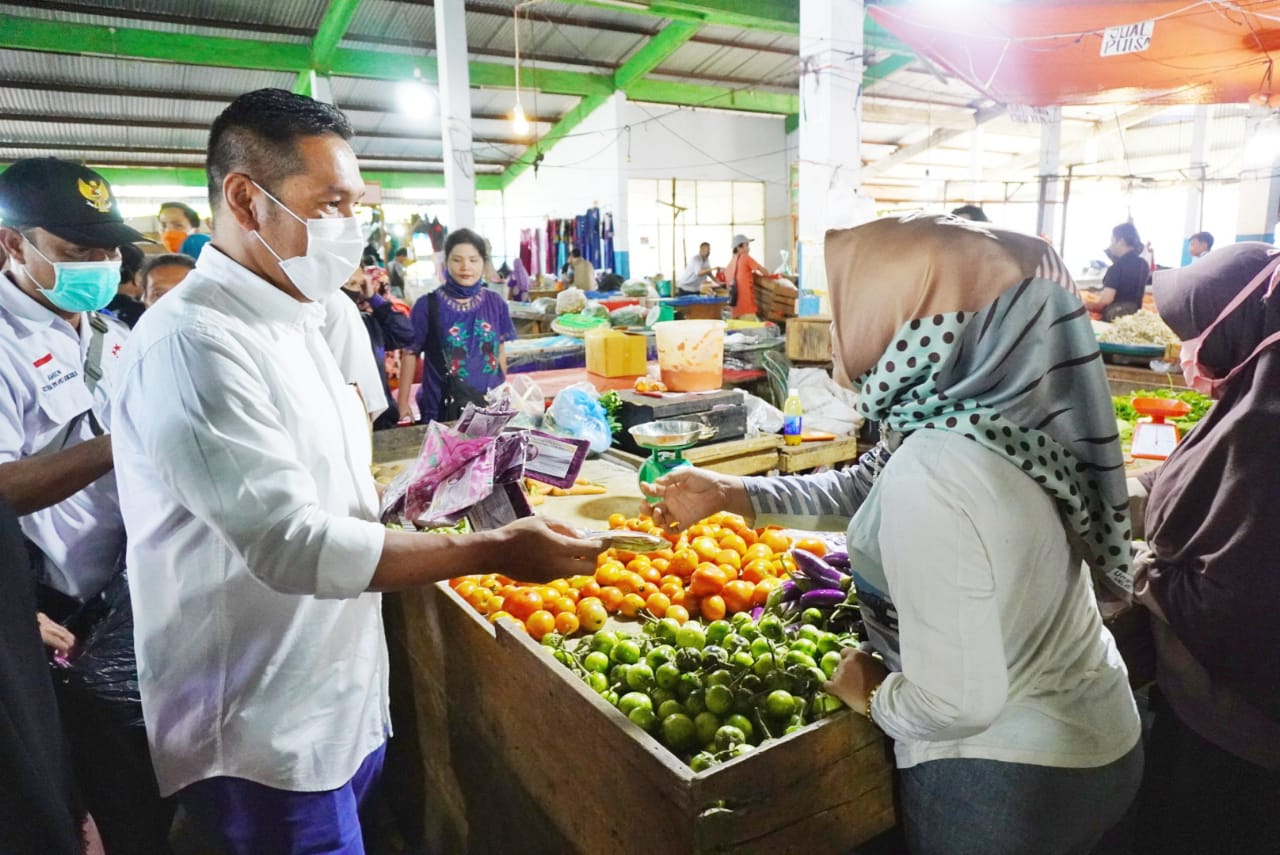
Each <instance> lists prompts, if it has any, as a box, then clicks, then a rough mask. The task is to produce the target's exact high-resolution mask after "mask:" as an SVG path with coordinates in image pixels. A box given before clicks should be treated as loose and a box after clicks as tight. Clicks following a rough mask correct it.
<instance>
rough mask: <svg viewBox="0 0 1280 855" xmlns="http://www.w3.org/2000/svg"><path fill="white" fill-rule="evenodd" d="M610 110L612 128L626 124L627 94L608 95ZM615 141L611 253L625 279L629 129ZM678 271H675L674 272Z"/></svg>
mask: <svg viewBox="0 0 1280 855" xmlns="http://www.w3.org/2000/svg"><path fill="white" fill-rule="evenodd" d="M607 106H608V107H609V109H611V110H612V111H613V116H614V121H615V122H616V124H615V127H619V128H620V127H622V126H623V125H624V124H626V123H625V122H624V121H623V116H624V115H625V112H626V107H627V96H626V94H625V93H623V92H621V91H619V92H615V93H613V95H611V96H610V97H609V104H608V105H607ZM615 138H616V141H615V142H614V148H615V155H614V163H615V164H616V169H615V171H614V173H613V175H612V176H610V180H611V181H612V191H613V192H612V194H611V195H612V196H613V199H612V206H613V208H612V211H613V255H614V261H613V264H614V271H613V272H614V273H617V274H618V275H619V276H621V277H622V278H624V279H628V278H630V276H631V252H630V246H631V244H630V242H629V241H628V240H627V220H628V218H627V204H628V195H627V182H628V180H629V179H630V178H631V165H630V163H629V162H628V152H630V151H631V145H632V140H631V132H630V131H624V132H623V133H621V134H616V135H615ZM677 272H678V271H677Z"/></svg>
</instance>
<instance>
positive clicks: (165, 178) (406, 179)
mask: <svg viewBox="0 0 1280 855" xmlns="http://www.w3.org/2000/svg"><path fill="white" fill-rule="evenodd" d="M9 165H10V164H9V163H3V162H0V166H3V167H8V166H9ZM95 171H97V172H99V173H100V174H101V175H102V177H103V178H105V179H107V180H108V181H110V182H111V183H112V184H143V185H147V184H164V185H177V186H180V187H192V188H197V187H198V188H200V189H204V188H205V187H207V186H208V181H207V177H206V175H205V171H204V170H203V169H196V168H194V167H171V166H153V167H113V166H104V167H100V168H96V170H95ZM360 174H361V177H363V178H364V180H365V181H366V182H376V183H378V184H380V185H382V188H383V189H384V190H408V189H444V173H442V172H392V171H387V170H367V171H366V170H361V173H360ZM501 181H502V176H500V175H497V174H485V175H477V176H476V190H482V191H483V190H501V189H502V183H501Z"/></svg>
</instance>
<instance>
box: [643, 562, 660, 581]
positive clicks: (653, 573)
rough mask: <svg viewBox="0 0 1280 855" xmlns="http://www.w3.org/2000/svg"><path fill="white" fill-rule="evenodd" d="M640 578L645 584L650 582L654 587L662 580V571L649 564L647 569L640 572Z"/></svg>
mask: <svg viewBox="0 0 1280 855" xmlns="http://www.w3.org/2000/svg"><path fill="white" fill-rule="evenodd" d="M640 578H641V579H644V580H645V581H646V582H652V583H653V584H655V585H656V584H658V580H660V579H661V578H662V570H661V569H659V568H658V567H657V565H654V564H650V565H649V566H648V567H646V568H644V569H643V570H641V571H640Z"/></svg>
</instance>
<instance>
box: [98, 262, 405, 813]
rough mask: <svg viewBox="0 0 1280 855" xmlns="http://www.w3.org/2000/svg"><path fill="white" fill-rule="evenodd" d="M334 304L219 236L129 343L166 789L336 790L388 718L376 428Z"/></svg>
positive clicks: (140, 629)
mask: <svg viewBox="0 0 1280 855" xmlns="http://www.w3.org/2000/svg"><path fill="white" fill-rule="evenodd" d="M323 317H324V311H323V308H322V307H321V306H320V305H318V304H315V303H299V302H297V301H295V300H293V299H292V298H290V297H289V296H288V295H286V294H284V293H283V292H281V291H279V290H278V289H276V288H275V287H274V286H272V285H271V284H270V283H268V282H266V281H264V280H262V279H260V278H259V277H257V276H255V275H254V274H252V273H250V272H249V271H247V270H245V269H244V268H242V267H240V266H239V265H238V264H236V263H235V262H233V261H231V260H230V259H229V258H227V257H226V256H224V255H223V254H222V253H221V252H219V251H218V250H217V249H216V248H214V247H213V246H210V247H208V248H206V249H205V251H204V252H203V253H201V256H200V260H199V261H198V262H197V264H196V269H195V270H194V271H193V272H192V273H191V274H190V275H189V276H188V277H187V279H186V280H185V281H184V283H183V287H182V288H181V289H178V290H176V291H174V292H173V293H172V294H170V295H169V296H168V297H167V298H166V299H165V300H163V301H161V302H160V303H157V304H156V306H154V307H153V308H152V309H151V310H149V311H148V312H147V314H146V315H145V316H144V317H143V319H142V321H141V322H140V323H139V324H138V326H137V328H136V329H135V330H134V332H133V334H132V335H131V337H130V340H129V344H128V346H127V347H126V348H125V352H124V364H123V366H122V368H123V376H122V379H121V384H120V388H119V391H118V393H117V397H116V400H115V404H114V410H113V413H114V420H115V422H114V428H115V430H114V432H113V442H114V451H115V460H116V473H117V478H118V480H119V485H120V497H121V507H122V509H123V512H124V520H125V524H126V526H127V528H128V532H129V547H128V551H129V554H128V558H129V567H130V578H129V583H130V593H131V595H132V598H133V608H134V624H135V628H134V638H135V644H136V648H137V657H138V676H139V682H140V685H141V691H142V706H143V713H144V717H145V719H146V724H147V733H148V737H149V740H150V743H151V751H152V759H153V762H154V764H155V767H156V772H157V777H158V780H159V783H160V789H161V792H162V793H164V794H169V793H173V792H175V791H177V790H179V789H181V788H182V787H185V786H187V785H189V784H191V783H194V782H196V781H199V780H202V779H205V778H210V777H215V776H221V775H229V776H233V777H238V778H245V779H248V780H251V781H256V782H258V783H261V784H265V785H268V786H272V787H276V788H279V789H285V790H293V791H317V790H328V789H333V788H335V787H338V786H341V785H342V784H344V783H345V782H346V781H347V780H349V779H350V778H351V776H352V775H353V774H354V773H355V772H356V770H357V768H358V767H359V765H360V763H361V762H362V761H363V759H364V758H365V757H366V756H367V755H368V754H369V753H370V752H372V751H373V750H375V749H376V748H377V747H378V746H379V745H380V744H381V743H382V742H383V741H384V740H385V738H386V736H387V734H388V733H389V729H390V727H389V721H390V719H389V715H388V707H387V671H388V666H387V653H386V643H385V639H384V636H383V630H382V618H381V611H380V597H379V596H378V595H376V594H368V593H364V592H365V590H366V589H367V587H368V585H369V581H370V579H371V578H372V575H373V570H374V567H375V566H376V564H377V561H378V559H379V557H380V555H381V552H382V545H383V540H384V530H383V528H382V526H381V525H379V524H378V523H377V522H376V521H375V520H376V519H377V516H376V511H377V495H376V489H375V486H374V482H373V479H372V477H371V475H370V472H369V463H370V458H371V446H370V436H369V428H368V422H367V418H366V415H365V413H364V411H363V408H362V407H360V406H359V401H358V398H357V396H356V395H355V393H354V390H353V389H352V387H350V386H348V385H346V384H345V383H344V382H343V379H342V377H341V375H340V373H339V370H338V367H337V365H336V364H335V362H334V358H333V356H332V354H331V353H330V351H329V349H328V347H327V346H326V344H325V341H324V339H323V337H322V336H321V333H320V326H321V323H322V322H323Z"/></svg>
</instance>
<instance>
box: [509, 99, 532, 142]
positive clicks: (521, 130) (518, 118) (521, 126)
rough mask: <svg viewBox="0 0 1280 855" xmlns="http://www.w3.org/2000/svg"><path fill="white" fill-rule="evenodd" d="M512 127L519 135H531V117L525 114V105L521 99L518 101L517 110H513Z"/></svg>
mask: <svg viewBox="0 0 1280 855" xmlns="http://www.w3.org/2000/svg"><path fill="white" fill-rule="evenodd" d="M511 129H512V130H513V131H515V132H516V136H518V137H523V136H528V135H529V117H528V116H526V115H525V114H524V107H523V105H521V103H520V101H519V100H517V101H516V108H515V110H513V111H512V112H511Z"/></svg>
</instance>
